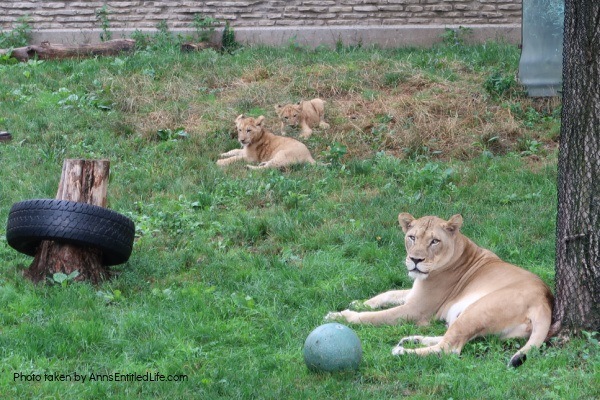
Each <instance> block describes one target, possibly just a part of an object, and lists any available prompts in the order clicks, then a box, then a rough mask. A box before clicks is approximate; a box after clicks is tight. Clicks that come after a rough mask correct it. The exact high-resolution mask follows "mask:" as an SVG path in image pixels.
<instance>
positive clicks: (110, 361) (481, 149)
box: [0, 43, 600, 399]
mask: <svg viewBox="0 0 600 400" xmlns="http://www.w3.org/2000/svg"><path fill="white" fill-rule="evenodd" d="M517 63H518V50H516V49H515V48H513V47H511V46H508V45H503V44H497V43H488V44H485V45H480V46H469V47H468V46H464V45H448V46H441V47H436V48H434V49H429V50H423V49H397V50H382V49H367V48H365V49H359V48H344V47H339V48H338V49H337V50H336V51H329V50H325V49H317V50H307V49H303V48H299V47H297V46H290V47H289V48H282V49H274V48H247V49H241V50H238V51H236V52H234V53H233V54H232V55H222V54H219V53H216V52H213V51H205V52H202V53H195V54H179V53H178V52H176V51H172V50H169V51H164V52H161V51H140V52H138V53H136V54H132V55H130V56H121V57H118V58H98V59H85V60H66V61H60V62H54V61H53V62H50V61H47V62H43V63H42V62H35V63H29V64H17V65H4V66H2V65H0V110H1V114H0V130H7V131H10V132H11V133H12V134H13V140H12V141H11V142H9V143H0V160H1V163H2V171H3V172H2V178H1V184H0V221H6V218H7V216H8V211H9V209H10V206H11V205H12V203H14V202H17V201H20V200H25V199H30V198H36V197H46V198H48V197H49V198H52V197H54V196H55V194H56V190H57V187H58V180H59V178H60V171H61V167H62V162H63V160H64V159H65V158H107V159H109V160H110V161H111V180H110V185H109V190H108V201H109V208H111V209H114V210H116V211H118V212H121V213H123V214H125V215H128V216H129V217H131V218H132V219H133V220H134V221H135V223H136V229H137V239H136V242H135V246H134V252H133V255H132V257H131V259H130V260H129V262H128V263H126V264H124V265H121V266H118V267H116V268H115V270H117V271H118V272H119V273H118V275H117V276H116V277H115V278H114V279H113V280H111V281H110V282H106V283H104V284H102V285H100V286H97V287H94V286H91V285H89V284H85V283H73V282H71V283H69V284H67V285H66V286H61V285H38V286H34V285H33V284H31V283H30V282H28V281H27V280H26V279H24V278H23V277H22V272H23V270H24V269H25V268H27V266H28V265H29V264H30V262H31V258H29V257H27V256H24V255H21V254H19V253H17V252H15V251H14V250H12V249H11V248H9V247H8V245H7V244H6V240H5V237H4V234H5V232H4V229H5V227H4V225H0V261H1V262H2V263H1V271H2V274H1V275H0V359H1V363H0V365H2V366H1V367H0V396H1V397H2V398H27V399H36V398H66V399H68V398H89V399H95V398H102V397H110V398H122V399H126V398H127V399H129V398H151V397H154V398H172V399H180V398H181V399H183V398H203V399H204V398H206V399H219V398H222V399H236V398H239V399H255V398H265V399H292V398H293V399H315V398H341V399H388V398H390V399H391V398H403V397H407V398H414V399H439V398H454V399H496V398H498V399H499V398H502V399H507V398H508V399H513V398H514V399H593V398H597V397H598V396H599V395H600V393H599V390H598V386H597V382H598V379H599V373H600V371H599V369H598V365H600V355H599V354H600V353H599V349H598V344H597V342H595V340H594V338H593V337H592V336H590V337H581V338H572V340H571V341H569V342H567V343H564V344H559V343H556V344H555V345H554V346H549V347H544V348H542V349H540V350H539V351H536V352H534V354H532V355H531V356H530V357H529V358H528V360H527V362H526V363H525V364H524V365H523V366H522V367H521V368H519V369H517V370H511V369H508V368H507V367H506V363H507V362H508V359H509V358H510V356H511V355H512V354H513V353H514V352H515V351H516V349H517V348H518V346H519V345H522V344H523V341H521V340H511V341H508V342H502V341H499V340H498V339H495V338H486V339H481V340H476V341H474V342H471V343H469V344H468V345H467V346H465V348H464V350H463V353H462V355H461V356H460V357H457V356H444V357H442V358H438V357H428V358H417V357H403V358H397V357H393V356H391V348H392V347H393V346H394V345H395V344H396V343H397V341H398V340H399V338H401V337H402V336H405V335H410V334H417V333H424V334H440V333H442V332H443V331H444V326H443V324H442V323H435V324H433V325H432V326H430V327H418V326H416V325H414V324H403V325H399V326H392V327H371V326H353V329H354V330H355V331H356V332H357V334H358V335H359V337H360V339H361V342H362V345H363V350H364V359H363V362H362V365H361V368H360V369H359V370H358V371H357V372H353V373H342V374H314V373H310V372H309V371H308V370H307V368H306V367H305V365H304V362H303V358H302V345H303V343H304V340H305V338H306V336H307V335H308V334H309V333H310V331H312V330H313V329H314V328H315V327H317V326H318V325H320V324H322V323H323V322H324V321H323V317H324V316H325V314H326V313H327V312H328V311H332V310H340V309H343V308H345V307H347V305H348V304H349V303H350V302H351V301H352V300H355V299H366V298H368V297H371V296H373V295H375V294H377V293H379V292H382V291H385V290H388V289H391V288H397V287H408V286H409V285H410V281H409V279H408V277H407V275H406V272H405V267H404V266H403V260H404V257H405V253H404V248H403V239H402V235H401V232H400V230H399V229H398V226H397V219H396V218H397V215H398V213H399V212H402V211H408V212H410V213H412V214H413V215H415V216H421V215H425V214H436V215H439V216H442V217H446V218H447V217H449V216H451V215H452V214H455V213H461V214H462V215H463V216H464V218H465V225H464V228H463V231H464V233H465V234H467V235H468V236H470V237H471V238H472V239H474V240H475V241H476V242H477V243H478V244H480V245H481V246H484V247H487V248H490V249H491V250H493V251H495V252H496V253H498V254H499V255H500V256H501V257H503V258H504V259H506V260H508V261H511V262H513V263H516V264H518V265H521V266H523V267H524V268H527V269H529V270H532V271H534V272H535V273H537V274H539V275H540V276H541V277H542V278H543V279H544V280H545V281H546V282H547V283H548V284H550V285H551V286H553V285H554V282H553V279H554V241H555V238H554V235H555V218H556V151H555V148H556V143H555V140H556V136H555V135H553V134H551V133H550V132H557V131H558V127H559V121H558V119H557V115H558V113H557V112H556V109H557V107H559V105H558V104H554V103H543V104H540V103H536V102H533V101H532V100H531V99H527V98H525V97H522V95H521V94H520V92H519V91H518V90H513V89H514V87H513V86H512V85H513V83H512V82H511V81H510V80H508V79H507V78H506V77H507V76H510V75H511V74H513V76H514V73H515V70H516V66H517ZM498 71H502V72H503V73H505V74H506V75H502V76H499V75H498ZM490 77H493V79H492V78H490ZM486 82H488V83H489V82H500V83H502V84H503V85H504V84H505V85H506V87H509V86H510V88H511V90H499V89H498V90H496V89H497V88H503V87H504V86H498V85H497V84H495V86H494V85H492V86H491V87H492V88H494V89H493V90H492V92H488V91H486ZM488 86H489V84H488ZM465 95H468V96H469V97H468V98H471V99H472V102H473V104H475V105H473V106H469V107H467V108H463V106H464V104H465V103H467V102H466V101H465ZM311 96H320V97H322V98H324V99H325V100H327V101H328V104H327V108H326V115H327V119H328V121H329V122H330V123H331V125H332V128H331V129H330V130H329V131H319V130H316V131H315V133H314V134H313V136H312V137H311V139H310V140H309V141H308V142H307V145H308V146H309V148H310V149H311V151H312V152H313V155H314V156H315V158H317V159H318V160H319V161H323V162H328V161H330V162H331V165H329V166H314V167H308V166H297V167H293V168H290V169H289V170H286V171H278V170H274V171H249V170H246V169H245V168H244V167H243V166H241V165H238V166H233V167H231V168H229V169H226V170H221V169H219V168H217V167H216V165H215V160H216V158H217V156H218V154H219V153H221V152H224V151H226V150H229V149H232V148H236V147H237V146H238V145H237V143H236V142H235V140H233V139H232V136H231V134H232V133H233V120H234V119H235V117H236V116H237V115H238V114H240V113H249V114H251V115H259V114H264V115H265V116H266V117H267V119H268V121H269V125H270V126H271V127H273V128H275V127H276V126H278V124H277V122H276V120H275V111H274V109H273V105H275V104H278V103H283V102H287V101H295V100H298V99H300V98H308V97H311ZM403 96H406V97H403ZM518 111H521V113H519V112H518ZM474 113H476V114H477V115H475V114H474ZM352 115H358V117H357V118H354V119H353V118H352ZM510 118H513V119H512V120H510V124H507V123H506V121H507V119H510ZM453 121H454V122H453ZM453 124H454V125H453ZM455 126H456V127H455ZM161 131H162V133H161ZM177 132H179V133H185V135H179V134H178V133H177ZM417 134H420V135H417ZM534 141H535V142H536V143H538V144H537V145H536V143H534ZM147 372H148V373H150V374H154V373H157V372H158V373H161V374H164V375H177V374H184V375H186V377H187V380H186V381H183V382H107V381H104V382H102V381H92V382H90V381H89V377H90V374H94V377H96V376H98V377H100V376H101V375H102V374H106V375H108V376H114V375H113V374H115V373H121V374H146V373H147ZM15 373H17V374H19V373H22V374H23V375H28V374H34V375H37V376H39V377H40V380H41V381H40V382H26V381H21V380H20V379H17V381H15V379H14V374H15ZM55 373H56V374H65V375H69V376H70V377H73V376H74V374H75V373H77V374H79V375H83V376H86V377H87V381H86V382H85V383H82V382H50V381H49V378H48V379H47V378H46V376H45V375H44V374H48V377H49V376H50V375H53V374H55ZM24 379H25V378H24V377H23V380H24Z"/></svg>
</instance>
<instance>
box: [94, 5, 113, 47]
mask: <svg viewBox="0 0 600 400" xmlns="http://www.w3.org/2000/svg"><path fill="white" fill-rule="evenodd" d="M109 13H110V12H109V11H108V7H107V6H106V4H105V5H104V6H102V8H99V9H97V10H96V20H97V21H100V26H101V27H102V33H100V40H101V41H103V42H106V41H108V40H111V39H112V32H111V31H110V21H109V19H108V15H109Z"/></svg>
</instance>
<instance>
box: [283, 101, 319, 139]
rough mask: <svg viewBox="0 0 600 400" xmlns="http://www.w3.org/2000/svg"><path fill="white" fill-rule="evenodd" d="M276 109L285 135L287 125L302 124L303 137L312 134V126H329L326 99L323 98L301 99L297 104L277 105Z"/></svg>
mask: <svg viewBox="0 0 600 400" xmlns="http://www.w3.org/2000/svg"><path fill="white" fill-rule="evenodd" d="M275 111H277V115H278V116H279V118H280V119H281V134H282V135H285V128H286V127H287V126H298V125H300V129H301V131H300V137H301V138H303V139H308V138H309V137H310V135H312V129H311V127H315V126H318V127H319V128H322V129H328V128H329V124H328V123H326V122H325V101H323V100H321V99H312V100H309V101H300V102H298V103H297V104H286V105H284V106H281V105H276V106H275Z"/></svg>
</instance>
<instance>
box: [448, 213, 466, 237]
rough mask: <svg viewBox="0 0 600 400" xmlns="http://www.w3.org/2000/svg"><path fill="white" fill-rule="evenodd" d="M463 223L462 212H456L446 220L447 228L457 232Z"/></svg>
mask: <svg viewBox="0 0 600 400" xmlns="http://www.w3.org/2000/svg"><path fill="white" fill-rule="evenodd" d="M462 224H463V217H462V215H460V214H455V215H453V216H451V217H450V219H449V220H448V221H447V222H446V227H445V228H446V230H447V231H448V232H452V233H454V232H456V231H458V230H459V229H460V227H461V226H462Z"/></svg>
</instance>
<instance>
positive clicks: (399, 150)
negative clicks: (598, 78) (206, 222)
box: [110, 50, 558, 159]
mask: <svg viewBox="0 0 600 400" xmlns="http://www.w3.org/2000/svg"><path fill="white" fill-rule="evenodd" d="M248 51H249V50H248ZM198 57H202V55H198ZM222 57H223V59H222V60H221V62H222V63H223V64H222V65H216V66H215V68H230V69H229V70H228V71H229V74H228V75H227V74H226V75H225V78H224V77H223V74H221V76H220V77H219V78H216V77H215V76H214V75H211V74H210V71H207V70H205V69H194V68H188V69H184V67H182V66H174V69H173V70H171V71H169V72H168V73H164V74H162V75H161V76H160V77H159V78H155V79H152V78H150V77H148V76H145V75H142V74H139V73H137V74H131V75H120V76H116V77H114V76H113V77H111V78H110V84H111V87H112V92H113V93H114V94H115V98H116V101H117V106H118V108H119V109H121V110H122V111H124V112H125V114H126V115H127V123H128V124H129V125H130V126H132V130H133V131H134V132H138V133H139V134H141V135H142V136H144V137H146V138H152V137H153V135H154V133H155V132H156V131H157V130H158V129H167V128H170V129H174V128H179V127H183V128H185V130H186V131H187V132H188V133H189V134H191V135H193V136H198V137H200V138H201V137H204V136H205V135H210V134H213V133H214V132H224V131H225V132H231V133H233V120H234V119H235V117H236V116H237V115H239V114H240V113H250V114H263V115H265V116H266V117H267V124H268V126H269V127H270V128H271V129H272V130H273V131H274V132H275V133H277V130H278V121H277V116H276V114H275V111H274V109H273V106H274V105H276V104H283V103H287V102H292V101H294V102H295V101H298V100H300V99H308V98H312V97H320V98H322V99H324V100H326V101H327V105H326V119H327V120H328V122H329V123H330V125H331V128H330V129H329V130H327V131H319V130H316V133H315V135H316V136H317V137H318V138H319V139H318V140H314V141H313V142H312V143H310V145H311V146H312V147H315V149H314V150H316V151H317V152H318V151H319V150H323V149H324V148H325V147H326V146H327V145H328V144H329V143H331V142H338V143H341V144H343V145H345V146H346V147H347V148H348V154H349V155H352V156H356V157H367V156H369V155H371V154H373V153H374V152H377V151H385V152H387V153H389V154H393V155H395V156H398V157H415V156H419V155H424V156H428V157H439V158H444V159H448V158H459V159H468V158H472V157H474V156H476V155H478V154H480V153H481V152H482V151H484V150H486V151H490V152H492V153H496V154H502V153H505V152H507V151H513V150H516V149H517V146H516V145H517V143H518V141H519V140H520V138H522V137H524V136H527V137H529V138H532V139H536V140H541V141H543V142H544V143H545V145H547V146H553V143H552V142H553V141H555V140H556V139H557V137H556V135H555V134H548V135H546V136H544V135H543V134H539V133H536V132H535V131H532V130H528V129H527V127H526V126H525V125H524V124H523V121H522V118H523V115H515V113H514V110H515V109H519V110H529V109H534V110H535V109H537V110H539V111H542V112H551V110H553V109H555V108H556V107H557V106H558V104H557V103H556V101H557V100H552V101H549V102H548V101H546V102H542V103H540V102H535V101H533V100H531V99H528V98H519V99H516V100H515V99H510V101H512V103H511V104H513V106H512V107H511V106H508V105H507V102H504V104H503V103H501V102H500V101H497V100H493V99H492V98H490V96H488V95H487V94H486V93H485V91H484V89H483V80H484V78H485V77H484V74H483V73H482V72H476V71H473V69H472V68H468V67H466V66H465V65H464V64H463V63H461V62H458V61H452V62H448V61H444V60H441V61H439V64H440V65H442V66H443V68H445V71H450V72H451V74H452V76H453V78H452V79H447V78H444V77H443V76H441V75H437V74H436V73H435V72H433V73H432V72H431V70H429V71H423V70H421V69H419V68H417V67H415V66H414V65H412V64H411V63H410V62H407V61H406V60H401V59H386V58H384V57H382V56H381V54H379V53H374V54H368V52H366V51H365V57H364V59H358V60H357V59H354V58H353V59H349V60H344V59H343V58H340V59H339V61H338V62H330V61H326V60H324V61H323V62H319V61H318V60H311V61H310V62H308V61H306V60H304V61H302V60H300V61H299V62H293V61H290V60H289V59H288V58H286V57H285V54H283V55H282V56H281V57H280V58H278V57H277V56H274V58H273V59H272V60H270V61H266V60H262V59H260V58H251V59H250V60H248V61H247V62H244V63H243V64H242V65H239V66H237V67H235V66H230V65H229V66H228V65H227V64H226V63H227V62H228V60H227V59H226V57H227V56H222ZM524 113H525V111H524V112H523V113H521V112H519V114H524Z"/></svg>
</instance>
